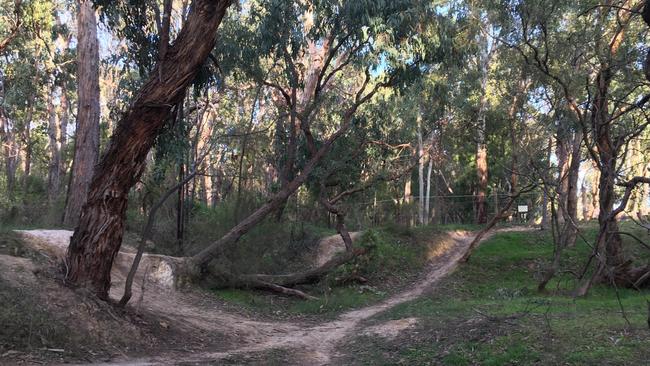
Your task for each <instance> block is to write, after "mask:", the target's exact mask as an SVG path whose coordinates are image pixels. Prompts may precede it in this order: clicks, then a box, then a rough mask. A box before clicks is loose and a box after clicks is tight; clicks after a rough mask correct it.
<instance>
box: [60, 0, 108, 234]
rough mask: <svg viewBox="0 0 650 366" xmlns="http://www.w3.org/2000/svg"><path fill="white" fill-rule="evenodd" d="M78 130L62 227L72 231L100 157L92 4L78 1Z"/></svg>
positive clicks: (88, 1) (97, 61)
mask: <svg viewBox="0 0 650 366" xmlns="http://www.w3.org/2000/svg"><path fill="white" fill-rule="evenodd" d="M77 32H78V34H77V39H78V45H77V82H78V87H77V99H78V101H77V105H78V108H77V128H76V138H75V148H74V158H73V161H72V171H71V174H70V183H69V184H68V195H67V199H66V205H65V212H64V214H63V224H64V225H65V226H68V227H74V226H76V225H77V223H78V221H79V215H80V213H81V208H82V205H83V204H84V202H85V201H86V197H87V195H88V189H89V186H90V182H91V179H92V176H93V171H94V168H95V164H97V158H98V156H99V113H100V110H99V45H98V41H97V20H96V19H95V9H93V4H92V1H90V0H81V1H80V2H79V9H78V13H77Z"/></svg>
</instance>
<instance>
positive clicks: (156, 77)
mask: <svg viewBox="0 0 650 366" xmlns="http://www.w3.org/2000/svg"><path fill="white" fill-rule="evenodd" d="M230 3H231V0H218V1H209V0H195V1H194V2H193V3H192V10H191V11H190V14H189V15H188V19H187V21H186V22H185V25H184V27H183V29H182V30H181V31H180V33H179V34H178V37H177V38H176V41H175V42H174V44H172V45H171V46H170V47H169V48H168V50H167V53H166V57H165V60H164V61H163V62H158V64H157V65H156V67H155V69H154V70H153V71H152V72H151V75H150V76H149V79H148V80H147V81H146V82H145V83H144V85H143V86H142V87H141V89H140V91H139V92H138V93H137V94H136V97H135V100H134V101H133V103H131V105H130V107H129V108H128V110H127V111H126V113H125V114H124V115H123V117H122V118H121V120H120V121H119V122H118V124H117V127H116V129H115V132H114V134H113V136H112V137H111V141H110V143H109V145H108V147H107V149H106V152H105V154H104V155H103V158H102V160H101V161H100V163H99V164H98V165H97V168H96V171H95V174H94V176H93V179H92V182H91V185H90V190H89V192H88V200H87V202H86V204H85V205H84V207H83V209H82V213H81V217H80V221H79V225H78V226H77V228H76V230H75V232H74V235H73V236H72V239H71V241H70V247H69V248H68V254H67V266H68V268H69V272H68V274H67V280H68V281H70V282H72V283H74V284H77V285H80V286H86V287H90V288H92V289H93V290H94V292H95V293H96V294H97V296H99V297H100V298H102V299H107V298H108V291H109V289H110V278H111V277H110V273H111V267H112V264H113V259H114V258H115V256H116V255H117V253H118V251H119V249H120V246H121V244H122V236H123V233H124V218H125V213H126V208H127V198H128V193H129V190H130V189H131V187H133V185H134V184H135V183H136V182H137V181H138V179H139V178H140V176H141V175H142V172H143V170H144V166H145V164H144V163H145V159H146V157H147V153H148V152H149V150H150V149H151V147H152V146H153V144H154V141H155V138H156V137H157V136H158V134H159V133H160V132H161V129H162V127H163V126H164V124H165V122H167V121H168V120H169V119H170V117H171V116H172V110H173V106H176V105H178V104H179V102H181V101H182V99H183V97H184V95H185V91H186V89H187V87H188V86H189V84H190V83H191V82H192V80H194V77H195V76H196V73H197V72H198V70H199V69H200V67H201V65H202V64H203V63H204V62H205V60H206V58H207V57H208V54H209V53H210V51H211V50H212V49H213V48H214V45H215V42H216V38H217V28H218V27H219V24H220V23H221V20H222V19H223V17H224V15H225V13H226V10H227V8H228V7H229V6H230ZM161 69H162V70H161ZM159 70H161V71H159Z"/></svg>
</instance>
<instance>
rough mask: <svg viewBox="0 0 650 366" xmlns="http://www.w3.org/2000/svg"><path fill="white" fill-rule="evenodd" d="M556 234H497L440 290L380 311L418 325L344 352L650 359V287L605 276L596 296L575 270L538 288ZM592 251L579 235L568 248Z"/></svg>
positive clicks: (580, 254) (575, 361)
mask: <svg viewBox="0 0 650 366" xmlns="http://www.w3.org/2000/svg"><path fill="white" fill-rule="evenodd" d="M622 227H623V229H624V230H628V231H636V234H637V236H640V237H645V238H647V234H646V233H644V232H642V231H640V230H638V229H637V228H635V227H634V226H632V225H627V224H624V225H623V226H622ZM595 230H596V229H595V227H594V226H593V225H588V226H587V227H586V229H585V236H586V238H587V240H589V241H590V240H592V239H593V238H594V236H595V233H596V232H595ZM549 235H550V234H549V233H543V232H523V233H522V232H519V233H518V232H510V233H501V234H498V235H495V236H494V237H493V238H492V239H490V240H488V241H487V242H485V243H483V244H482V245H481V247H479V248H478V249H477V250H476V252H475V253H474V255H473V256H472V259H471V261H470V262H469V263H468V264H465V265H463V266H461V267H460V268H459V270H457V271H456V272H455V273H453V274H452V275H451V276H449V277H447V278H445V279H444V280H443V281H442V282H441V283H440V284H439V286H438V287H437V288H436V289H435V290H434V291H433V292H432V293H431V294H430V295H428V296H423V297H421V298H419V299H417V300H414V301H412V302H408V303H405V304H402V305H399V306H397V307H395V308H393V309H391V310H389V311H388V312H385V313H383V314H380V315H378V316H377V317H376V318H374V319H372V320H371V321H370V323H381V322H382V321H386V320H389V319H401V318H406V317H417V318H419V325H418V326H417V327H416V329H414V330H412V331H406V332H405V333H404V334H401V335H400V336H399V337H398V339H396V340H392V341H391V340H382V339H378V338H374V339H371V338H370V337H364V336H362V337H360V338H358V339H357V340H355V341H354V342H352V344H351V346H350V347H349V348H348V352H347V356H346V357H344V362H345V363H346V364H368V365H370V364H372V365H388V364H418V365H427V364H431V365H438V364H443V365H528V364H547V365H554V364H569V365H591V364H598V365H628V364H637V365H641V364H647V362H648V360H650V347H649V346H648V345H650V330H649V329H648V324H647V317H648V307H647V306H648V305H647V302H646V301H647V300H648V299H650V291H648V290H644V291H635V290H630V289H618V290H617V289H615V288H612V287H609V286H605V285H597V286H595V287H594V288H593V289H592V290H591V292H590V293H589V296H587V297H585V298H578V299H574V298H573V297H571V295H570V293H571V290H572V289H573V288H574V286H575V283H576V282H575V280H574V279H573V276H572V275H570V274H569V273H568V272H565V273H563V274H561V275H559V276H558V277H557V278H556V279H554V280H553V281H552V283H550V284H549V285H548V287H547V288H548V289H549V290H550V291H549V293H547V294H539V293H537V291H536V287H537V283H538V281H539V279H540V276H541V273H542V270H543V269H544V268H545V266H546V265H547V264H548V261H549V260H550V258H551V255H552V253H553V247H552V244H551V240H550V236H549ZM624 240H625V241H626V242H625V245H626V250H627V251H628V253H629V254H630V255H633V256H635V257H636V258H637V260H638V261H639V262H640V263H647V261H648V259H649V258H650V256H649V255H648V254H650V253H648V251H647V250H646V249H644V248H643V247H642V246H640V245H638V244H636V243H634V242H633V241H632V240H630V239H628V238H624ZM589 253H590V248H589V247H588V246H587V245H586V244H585V243H584V242H580V241H579V242H578V244H577V245H576V247H574V248H570V249H568V250H567V251H566V253H565V256H564V260H563V263H562V268H563V269H564V270H572V271H574V272H578V271H579V270H580V269H581V266H582V265H584V260H585V259H586V258H587V257H588V254H589ZM619 298H620V303H619V300H618V299H619ZM621 306H622V308H623V309H624V312H625V317H624V316H623V313H622V311H621ZM625 318H627V320H626V319H625ZM628 321H629V324H628Z"/></svg>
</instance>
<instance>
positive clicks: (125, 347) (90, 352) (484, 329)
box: [0, 228, 650, 365]
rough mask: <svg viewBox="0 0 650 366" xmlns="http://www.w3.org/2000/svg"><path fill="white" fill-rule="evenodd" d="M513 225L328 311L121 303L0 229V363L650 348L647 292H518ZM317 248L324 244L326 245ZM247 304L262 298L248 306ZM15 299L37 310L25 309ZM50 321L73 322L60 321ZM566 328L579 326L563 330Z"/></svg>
mask: <svg viewBox="0 0 650 366" xmlns="http://www.w3.org/2000/svg"><path fill="white" fill-rule="evenodd" d="M521 230H529V229H526V228H508V229H500V230H499V231H498V232H499V234H498V235H496V236H495V237H494V238H492V239H489V238H486V239H484V240H488V243H487V244H486V245H484V246H482V247H480V248H479V249H478V251H477V253H476V255H475V256H474V257H473V259H472V261H471V262H470V263H468V264H466V265H463V266H462V268H461V269H460V270H459V271H455V272H454V269H455V268H456V267H457V263H458V259H459V258H460V256H461V255H462V254H463V253H464V251H465V250H466V249H467V246H468V245H469V242H470V241H471V240H472V238H473V235H472V233H470V232H466V231H450V232H447V233H446V234H441V233H438V234H436V235H432V236H431V237H430V238H429V242H428V243H427V248H428V249H427V253H426V257H427V260H428V261H427V263H428V264H426V265H424V266H423V267H422V271H421V273H420V275H418V276H417V277H415V278H408V279H407V281H405V282H404V283H402V284H401V285H400V286H398V287H396V288H395V290H394V291H391V292H389V293H386V294H383V296H375V297H372V298H371V299H373V300H375V301H374V303H372V301H371V304H369V305H367V304H366V303H355V304H352V305H350V306H338V307H337V308H336V309H335V310H336V311H329V310H328V309H327V306H330V305H329V304H328V303H324V302H322V301H320V302H319V301H314V302H313V305H311V307H304V305H302V306H303V307H298V308H297V309H299V310H300V311H289V310H288V309H290V308H291V306H290V305H291V304H292V303H291V301H280V302H272V303H269V302H267V301H266V299H267V297H258V296H257V295H255V296H252V297H245V298H244V300H242V299H241V298H237V297H236V296H235V297H233V296H230V297H228V296H223V295H224V294H229V295H232V294H233V292H217V293H216V296H215V293H210V292H207V291H199V290H192V291H189V290H185V291H180V292H179V291H174V290H171V289H169V288H165V287H160V286H157V285H154V284H152V283H149V284H146V285H145V286H144V287H140V286H136V288H135V289H134V290H136V293H135V295H134V297H133V300H132V303H131V305H130V306H129V307H127V309H126V310H124V311H120V310H116V309H115V308H113V307H112V306H109V305H106V304H102V303H101V302H96V301H92V300H89V297H88V296H86V295H85V294H80V293H78V292H75V291H72V290H70V289H68V288H66V287H63V286H61V285H60V282H58V280H56V279H57V275H56V271H55V270H53V269H52V268H51V258H46V257H44V256H43V254H44V253H45V254H47V255H48V256H50V257H51V256H52V255H53V254H52V253H51V252H50V253H47V251H43V250H39V251H33V250H29V249H28V248H25V247H24V246H23V245H21V239H20V238H18V237H12V236H11V235H9V236H3V238H4V239H3V240H0V241H1V242H0V269H1V272H0V273H1V274H0V286H2V287H0V294H5V293H6V295H7V296H6V299H2V300H7V301H9V302H8V304H10V306H9V307H8V308H5V309H4V310H3V311H4V313H0V317H1V318H2V320H3V321H4V320H5V318H7V319H9V318H12V317H13V318H12V321H13V322H14V323H15V324H14V325H16V327H18V326H19V324H22V328H23V332H22V333H21V334H18V335H16V334H15V332H14V334H10V335H11V336H12V337H14V345H13V346H14V347H13V348H12V347H11V346H12V345H10V344H6V343H3V342H2V341H3V340H4V339H6V337H3V336H6V334H3V333H2V332H3V331H4V332H7V329H9V330H10V329H11V325H12V324H8V326H7V327H5V328H6V329H5V330H0V364H2V363H3V362H5V360H6V362H7V364H17V363H21V364H40V363H44V362H45V363H52V362H55V363H56V362H60V363H63V362H66V363H68V362H73V363H78V364H87V363H98V362H99V363H101V362H104V364H107V365H109V364H110V365H167V364H187V365H195V364H198V365H203V364H206V365H209V364H236V365H240V364H257V365H269V364H271V365H285V364H295V365H317V364H331V365H339V364H353V365H356V364H369V365H375V364H380V365H384V364H385V365H389V364H391V365H392V364H432V365H433V364H435V365H437V364H448V365H470V364H495V365H498V364H504V363H509V364H557V363H564V364H589V363H590V361H591V362H594V361H596V360H598V361H599V362H600V363H602V362H605V364H628V363H629V362H635V361H641V362H643V360H647V359H649V358H648V356H650V354H648V352H650V351H649V350H648V349H647V347H644V346H643V344H646V345H647V344H648V343H647V342H648V341H650V332H648V331H647V329H644V326H642V325H644V324H643V323H644V321H645V318H644V317H643V316H644V312H643V310H640V309H639V306H641V305H644V304H642V301H643V298H644V296H647V295H648V293H647V292H645V293H638V292H634V293H633V292H628V291H621V292H620V293H618V296H619V297H621V298H622V301H621V304H620V305H621V306H625V309H626V317H627V319H628V320H625V319H624V318H623V317H622V316H621V315H620V311H619V312H617V311H616V310H617V309H619V307H618V305H619V304H618V302H616V301H615V299H616V297H615V296H616V294H613V293H612V292H611V291H607V290H603V289H601V288H596V289H595V292H596V295H595V298H591V299H587V300H585V301H584V302H583V301H582V300H579V301H571V300H569V298H568V296H567V295H566V294H559V296H558V294H554V295H553V296H546V295H538V294H534V293H529V292H527V290H526V289H527V288H529V287H532V286H531V284H532V285H533V286H534V276H531V274H533V273H535V272H536V271H538V270H539V268H540V267H541V265H542V263H541V262H542V261H543V260H545V259H547V257H544V256H547V255H548V254H549V252H548V250H549V248H548V246H547V245H543V244H541V243H543V241H544V238H543V237H542V236H540V235H543V234H540V233H538V232H531V231H526V232H517V231H521ZM32 235H36V237H40V238H41V240H40V242H39V243H37V245H36V247H39V246H40V248H42V246H43V245H45V244H46V243H44V242H43V240H42V239H43V238H46V240H45V241H46V242H47V243H53V242H60V243H58V244H54V245H51V246H52V247H55V248H57V247H59V248H60V247H62V244H61V243H65V241H66V235H69V233H68V234H65V233H61V232H51V231H37V232H32ZM7 238H9V239H7ZM36 241H37V242H38V241H39V240H36ZM336 245H337V244H336V243H334V242H330V244H328V247H335V246H336ZM32 246H33V243H32ZM64 246H65V244H63V247H64ZM321 249H322V247H321ZM127 251H128V248H127ZM319 252H326V253H328V254H326V255H333V252H334V250H331V248H329V249H327V250H325V251H322V250H319ZM579 252H580V251H579V250H577V251H576V253H569V254H570V256H574V255H577V254H580V253H579ZM318 260H322V257H321V258H320V259H316V261H318ZM48 268H49V269H48ZM451 272H454V273H453V274H451V275H450V273H451ZM528 277H530V278H528ZM121 280H122V278H121V277H120V276H119V275H118V276H115V275H114V281H115V282H114V286H113V288H114V289H115V290H116V292H114V293H111V296H112V297H114V298H117V297H118V296H119V295H120V293H119V292H120V291H121V285H122V284H121ZM562 281H565V282H566V279H565V278H563V277H560V278H559V279H558V281H557V283H556V282H554V283H553V286H556V287H557V288H558V289H559V288H560V287H562V286H563V285H562ZM137 283H138V284H140V283H141V281H140V282H137ZM549 287H550V286H549ZM143 288H144V293H142V289H143ZM357 289H358V287H357ZM433 289H435V290H433ZM332 296H333V297H334V295H332ZM273 298H276V297H275V296H274V297H273ZM612 298H613V299H614V300H612ZM16 299H20V300H16ZM292 301H293V300H292ZM295 301H296V303H298V302H300V303H301V304H303V303H304V300H295ZM26 302H27V303H26ZM332 302H333V303H336V302H335V301H332ZM251 303H254V304H255V306H249V305H251ZM360 304H362V305H360ZM11 305H13V307H12V306H11ZM314 306H318V307H317V308H316V310H317V311H313V310H314V309H315V308H314ZM259 307H263V308H264V309H266V310H267V311H266V312H264V311H257V310H258V308H259ZM26 308H30V309H35V308H36V309H38V311H28V313H29V314H28V315H26V314H25V309H26ZM7 309H9V310H7ZM12 309H13V310H12ZM285 309H286V310H285ZM7 313H8V314H7ZM277 314H281V315H277ZM604 314H607V315H606V316H604ZM626 322H629V323H626ZM57 323H63V324H68V325H70V324H74V326H73V327H71V329H70V330H68V331H67V332H66V331H62V330H61V329H59V328H57V327H55V326H54V324H57ZM3 324H4V323H3ZM26 324H27V325H28V326H27V327H25V325H26ZM567 324H568V325H567ZM639 324H641V325H639ZM50 328H51V329H50ZM598 331H600V332H602V334H596V332H598ZM573 334H580V335H581V336H582V337H583V338H582V339H580V340H575V339H572V337H573ZM89 335H92V336H89ZM15 337H18V339H19V340H20V341H21V342H22V345H20V344H18V343H19V342H16V341H15V339H16V338H15ZM568 340H570V341H568ZM36 345H38V346H36ZM553 347H556V349H557V351H556V350H554V349H553ZM569 347H571V348H569ZM574 353H575V354H574ZM641 364H642V363H641Z"/></svg>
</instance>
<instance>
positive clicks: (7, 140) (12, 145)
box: [0, 71, 18, 197]
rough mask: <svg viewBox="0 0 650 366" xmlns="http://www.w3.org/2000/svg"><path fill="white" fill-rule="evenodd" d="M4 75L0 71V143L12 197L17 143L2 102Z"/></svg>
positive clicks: (14, 184)
mask: <svg viewBox="0 0 650 366" xmlns="http://www.w3.org/2000/svg"><path fill="white" fill-rule="evenodd" d="M4 90H5V89H4V75H3V74H2V72H1V71H0V145H1V146H2V154H3V155H4V163H5V178H6V182H7V183H6V189H7V195H8V196H9V197H13V194H14V189H15V187H16V166H17V163H16V158H17V156H18V145H17V144H16V141H15V133H14V131H13V127H12V126H11V123H10V121H9V116H7V114H6V113H5V110H4V108H3V104H4V103H2V102H4V96H5V92H4Z"/></svg>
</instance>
